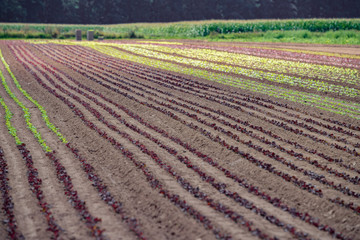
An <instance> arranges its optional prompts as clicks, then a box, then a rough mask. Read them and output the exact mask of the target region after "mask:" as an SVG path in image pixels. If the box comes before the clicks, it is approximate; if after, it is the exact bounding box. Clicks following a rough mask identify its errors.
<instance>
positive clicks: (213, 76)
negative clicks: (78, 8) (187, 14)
mask: <svg viewBox="0 0 360 240" xmlns="http://www.w3.org/2000/svg"><path fill="white" fill-rule="evenodd" d="M29 42H31V43H35V44H48V43H55V44H60V45H80V46H87V47H90V48H92V49H94V50H96V51H99V52H101V53H104V54H106V55H109V56H112V57H116V58H120V59H123V60H128V61H132V62H136V63H139V64H144V65H147V66H151V67H155V68H159V69H163V70H168V71H173V72H177V73H182V74H186V75H189V76H194V77H199V78H202V79H206V80H209V81H214V82H218V83H221V84H225V85H230V86H233V87H237V88H241V89H245V90H250V91H253V92H257V93H261V94H265V95H268V96H272V97H276V98H281V99H285V100H289V101H292V102H297V103H301V104H303V105H307V106H312V107H316V108H319V109H322V110H325V111H329V112H333V113H336V114H341V115H345V116H349V117H352V118H355V119H360V104H358V103H355V102H350V101H345V100H341V99H335V98H332V97H325V96H320V95H317V94H313V93H307V92H301V91H296V90H291V89H287V88H284V87H278V86H274V85H271V84H267V83H261V82H256V81H252V80H249V79H244V78H241V77H233V76H230V75H228V74H227V73H226V71H224V73H215V72H209V71H207V70H206V69H194V68H191V67H190V66H189V67H188V66H186V67H185V66H180V65H178V64H176V63H169V62H165V61H161V60H157V59H151V58H149V56H136V55H134V54H130V53H126V52H123V51H120V50H117V49H115V48H113V47H114V46H115V47H121V46H123V45H120V44H114V43H106V42H104V43H96V42H74V41H59V40H45V41H29ZM152 55H153V54H152ZM164 55H166V54H164ZM155 57H158V54H156V55H155ZM199 63H200V67H202V65H201V61H199ZM185 64H186V63H185ZM187 65H191V64H189V63H187ZM269 74H272V73H269ZM283 76H284V75H283ZM251 77H253V76H251ZM288 77H289V76H288Z"/></svg>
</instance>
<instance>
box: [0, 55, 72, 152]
mask: <svg viewBox="0 0 360 240" xmlns="http://www.w3.org/2000/svg"><path fill="white" fill-rule="evenodd" d="M0 57H1V61H2V62H3V64H4V66H5V68H6V69H7V71H8V72H9V74H10V76H11V78H12V79H13V81H14V83H15V85H16V87H17V88H18V89H19V91H20V92H21V93H22V94H23V95H24V96H25V97H26V98H27V99H28V100H29V101H31V102H32V103H33V104H34V105H35V106H36V107H37V108H38V109H39V110H40V112H41V116H42V119H43V120H44V122H45V124H46V126H47V127H48V128H49V129H50V130H51V131H53V132H54V133H55V134H56V135H57V136H58V137H59V139H60V140H61V141H62V142H63V143H67V142H68V141H67V140H66V139H65V137H64V136H63V135H62V134H61V133H60V131H59V130H58V128H56V127H55V125H54V124H53V123H51V122H50V119H49V116H48V115H47V112H46V110H45V108H44V107H43V106H41V105H40V104H39V103H38V102H37V101H36V100H34V99H33V98H32V97H31V96H30V95H29V94H28V93H27V92H26V91H25V90H24V89H23V88H22V87H21V85H20V83H19V82H18V80H17V79H16V77H15V75H14V74H13V73H12V71H11V70H10V67H9V65H8V64H7V62H6V61H5V58H4V56H3V55H2V52H1V49H0ZM2 82H3V85H4V83H5V85H6V86H7V83H6V80H5V78H4V79H3V81H2ZM5 85H4V87H5ZM43 147H44V146H43Z"/></svg>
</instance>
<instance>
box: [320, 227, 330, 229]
mask: <svg viewBox="0 0 360 240" xmlns="http://www.w3.org/2000/svg"><path fill="white" fill-rule="evenodd" d="M320 228H322V227H320ZM324 229H329V228H328V227H325V228H324Z"/></svg>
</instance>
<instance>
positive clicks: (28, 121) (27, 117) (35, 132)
mask: <svg viewBox="0 0 360 240" xmlns="http://www.w3.org/2000/svg"><path fill="white" fill-rule="evenodd" d="M1 83H2V85H3V87H4V89H5V91H6V92H7V94H8V95H9V96H10V97H11V98H12V99H13V100H14V102H15V103H16V104H17V105H19V107H21V109H22V110H23V112H24V118H25V122H26V125H27V127H28V128H29V129H30V131H31V132H32V133H33V135H34V136H35V138H36V139H37V141H38V142H39V144H40V145H41V146H42V148H43V149H44V151H45V152H52V150H51V149H50V147H49V146H48V145H46V142H45V140H44V139H43V138H42V137H41V134H40V132H38V130H37V128H36V127H35V126H34V125H33V124H32V122H31V114H30V111H29V109H28V108H27V107H26V106H25V105H24V104H23V103H22V102H21V101H20V100H19V99H18V98H17V97H16V96H15V94H14V93H13V92H12V91H11V89H10V87H9V85H8V84H7V82H6V80H5V77H4V75H3V74H2V73H1Z"/></svg>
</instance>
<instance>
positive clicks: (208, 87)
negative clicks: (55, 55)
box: [64, 46, 360, 139]
mask: <svg viewBox="0 0 360 240" xmlns="http://www.w3.org/2000/svg"><path fill="white" fill-rule="evenodd" d="M64 48H65V49H72V50H73V51H77V52H82V53H84V52H85V55H82V57H84V58H89V57H90V56H95V59H92V60H95V61H96V60H97V59H101V60H102V61H99V60H97V62H98V63H100V64H104V63H106V66H108V67H111V66H116V67H115V69H118V68H119V67H122V66H124V65H126V66H127V67H129V66H131V68H132V70H133V71H134V69H137V70H139V72H140V73H145V72H146V73H151V74H153V75H156V76H161V77H162V78H163V79H162V81H166V80H172V81H176V82H178V83H180V84H181V85H179V86H182V85H184V84H185V85H190V86H193V87H195V88H200V89H204V90H209V91H213V92H214V93H215V94H217V95H220V94H221V95H229V96H231V97H233V98H237V99H239V100H245V101H250V100H251V102H252V103H254V104H257V105H259V106H266V105H264V103H261V101H262V102H266V103H270V104H272V105H276V106H279V107H282V108H286V109H290V110H293V111H296V112H299V111H300V109H297V108H295V107H292V106H289V105H288V104H283V103H279V102H276V101H272V100H270V99H265V98H260V97H254V96H251V95H247V94H243V93H240V92H231V91H230V93H231V94H235V95H234V96H232V95H230V94H229V93H228V91H227V92H217V90H222V89H221V88H218V87H216V86H214V85H211V84H206V83H202V82H197V81H196V80H193V79H190V78H184V77H181V76H176V75H174V74H172V73H171V72H159V71H157V70H154V69H153V68H149V67H146V66H143V65H141V66H140V65H136V64H134V63H132V62H128V61H120V60H119V59H115V58H110V57H104V56H102V55H100V54H98V55H95V54H93V53H92V52H91V51H89V50H84V49H85V48H83V47H79V46H77V47H76V49H75V48H74V47H71V46H64ZM76 55H79V54H76ZM80 55H81V54H80ZM125 62H126V64H125ZM110 63H111V64H110ZM109 64H110V65H111V66H110V65H109ZM164 78H166V79H164ZM158 79H159V78H158ZM179 79H180V80H179ZM166 82H169V83H170V82H171V81H166ZM194 84H196V85H194ZM201 86H204V87H205V88H203V87H201ZM213 89H215V90H213ZM239 95H240V96H243V97H239ZM266 107H268V108H271V109H274V110H276V111H281V112H283V113H285V114H286V115H289V116H292V117H296V118H300V116H298V115H297V114H291V113H289V112H287V111H284V110H278V109H276V108H274V106H271V105H270V106H269V105H267V106H266ZM305 114H306V115H310V116H313V117H316V118H318V117H317V116H315V115H314V114H309V113H305ZM303 120H305V121H307V122H308V119H307V118H303ZM322 120H324V121H327V122H330V123H333V124H336V125H338V126H341V127H346V128H349V129H351V130H357V131H360V127H359V126H353V125H351V124H349V123H346V122H339V121H337V120H333V119H330V118H328V119H326V118H323V119H322ZM313 123H314V124H316V125H319V124H320V125H319V126H322V127H329V128H328V129H330V130H335V131H339V132H342V133H345V134H349V135H350V136H354V135H353V133H352V132H350V131H347V130H344V129H342V128H337V127H333V126H329V125H326V124H321V123H320V122H317V121H315V120H314V122H313ZM356 136H357V138H359V139H360V136H359V135H356Z"/></svg>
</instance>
